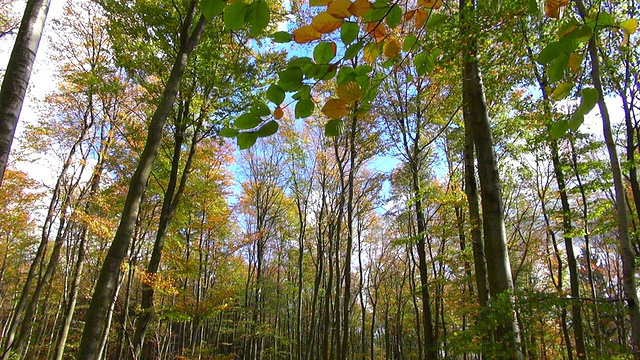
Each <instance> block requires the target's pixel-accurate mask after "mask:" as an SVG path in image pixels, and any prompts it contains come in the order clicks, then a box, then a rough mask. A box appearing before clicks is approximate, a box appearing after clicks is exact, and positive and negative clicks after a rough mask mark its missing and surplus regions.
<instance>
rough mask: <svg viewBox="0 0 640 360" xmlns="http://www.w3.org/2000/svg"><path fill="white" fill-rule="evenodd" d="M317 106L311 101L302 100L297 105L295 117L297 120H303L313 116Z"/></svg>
mask: <svg viewBox="0 0 640 360" xmlns="http://www.w3.org/2000/svg"><path fill="white" fill-rule="evenodd" d="M315 107H316V105H315V104H314V103H313V101H311V99H302V100H300V101H298V103H297V104H296V109H295V115H296V119H303V118H306V117H309V116H311V114H313V109H314V108H315Z"/></svg>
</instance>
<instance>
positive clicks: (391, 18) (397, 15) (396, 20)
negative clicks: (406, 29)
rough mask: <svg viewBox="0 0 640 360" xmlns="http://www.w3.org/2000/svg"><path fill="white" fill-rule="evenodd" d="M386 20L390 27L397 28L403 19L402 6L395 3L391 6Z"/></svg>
mask: <svg viewBox="0 0 640 360" xmlns="http://www.w3.org/2000/svg"><path fill="white" fill-rule="evenodd" d="M386 21H387V25H389V27H390V28H395V27H396V26H398V24H400V21H402V9H400V6H398V5H393V6H392V7H391V9H390V10H389V13H388V14H387V17H386Z"/></svg>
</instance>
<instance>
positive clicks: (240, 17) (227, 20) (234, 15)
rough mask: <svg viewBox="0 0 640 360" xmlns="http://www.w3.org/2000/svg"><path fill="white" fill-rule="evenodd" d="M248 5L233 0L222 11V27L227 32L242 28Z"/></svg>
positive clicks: (238, 0)
mask: <svg viewBox="0 0 640 360" xmlns="http://www.w3.org/2000/svg"><path fill="white" fill-rule="evenodd" d="M248 7H249V5H247V4H245V2H244V1H242V0H235V1H233V2H232V3H231V4H229V5H228V6H227V7H226V8H225V9H224V17H223V18H224V26H225V27H226V28H227V30H240V29H241V28H242V27H243V26H244V17H245V15H246V13H247V8H248Z"/></svg>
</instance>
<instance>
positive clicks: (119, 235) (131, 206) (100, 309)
mask: <svg viewBox="0 0 640 360" xmlns="http://www.w3.org/2000/svg"><path fill="white" fill-rule="evenodd" d="M197 3H198V2H197V1H191V3H190V9H189V12H188V13H187V15H186V19H185V21H184V23H183V27H182V29H181V35H180V42H181V43H180V50H179V51H178V54H177V56H176V60H175V63H174V65H173V68H172V69H171V75H170V76H169V80H168V81H167V85H166V88H165V90H164V93H163V95H162V99H161V101H160V103H159V105H158V108H157V109H156V111H155V112H154V114H153V117H152V118H151V122H150V124H149V130H148V134H147V141H146V143H145V146H144V150H143V151H142V154H141V155H140V159H139V162H138V166H137V168H136V171H135V173H134V174H133V176H132V177H131V181H130V184H129V191H128V193H127V198H126V200H125V204H124V209H123V211H122V216H121V220H120V224H119V225H118V229H117V231H116V235H115V237H114V239H113V242H112V244H111V247H110V248H109V251H108V253H107V255H106V257H105V260H104V264H103V266H102V269H101V271H100V276H99V278H98V281H97V283H96V287H95V291H94V294H93V297H92V299H91V303H90V305H89V309H88V311H87V317H86V322H85V327H84V330H83V334H82V340H81V342H80V349H79V350H78V359H80V360H96V359H97V356H98V353H99V347H100V340H101V338H102V337H103V336H104V334H105V330H106V322H107V319H108V317H109V313H110V304H111V303H112V302H113V301H114V298H115V295H116V288H117V285H118V278H119V275H120V265H121V263H122V260H123V259H124V257H125V255H126V252H127V249H128V248H129V242H130V239H131V234H132V233H133V230H134V227H135V224H136V219H137V216H138V212H139V210H140V201H141V199H142V194H143V193H144V189H145V187H146V184H147V181H148V179H149V176H150V174H151V170H152V168H153V162H154V160H155V159H156V157H157V155H158V148H159V147H160V142H161V140H162V129H163V127H164V124H165V122H166V121H167V117H168V116H169V113H170V111H171V108H172V107H173V103H174V101H175V99H176V96H177V93H178V91H179V89H180V82H181V80H182V76H183V74H184V71H185V69H186V66H187V61H188V58H189V55H190V54H191V52H192V51H193V49H194V48H195V46H196V44H197V43H198V41H199V39H200V35H201V34H202V32H203V30H204V27H205V25H206V20H205V19H204V17H203V16H201V17H200V20H199V21H198V24H197V25H196V27H195V29H194V30H193V32H192V33H191V34H189V30H190V28H191V25H192V23H193V19H194V17H195V14H196V6H197Z"/></svg>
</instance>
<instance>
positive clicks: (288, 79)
mask: <svg viewBox="0 0 640 360" xmlns="http://www.w3.org/2000/svg"><path fill="white" fill-rule="evenodd" d="M278 76H279V78H280V80H279V81H278V85H280V87H281V88H282V89H283V90H285V91H296V90H298V89H299V88H300V87H301V86H302V77H303V75H302V69H300V68H299V67H292V68H289V69H287V70H284V71H280V72H279V73H278Z"/></svg>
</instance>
